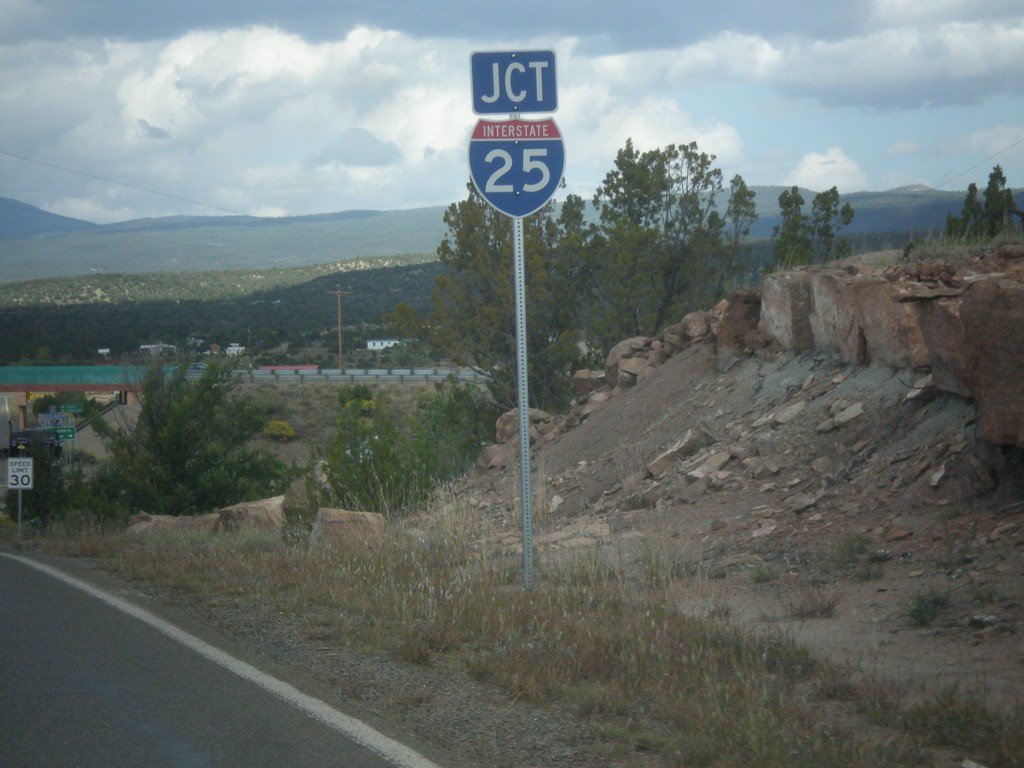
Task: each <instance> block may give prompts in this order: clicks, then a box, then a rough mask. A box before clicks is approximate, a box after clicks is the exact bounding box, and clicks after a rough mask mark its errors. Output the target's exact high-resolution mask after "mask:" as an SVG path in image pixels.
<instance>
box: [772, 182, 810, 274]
mask: <svg viewBox="0 0 1024 768" xmlns="http://www.w3.org/2000/svg"><path fill="white" fill-rule="evenodd" d="M803 204H804V196H803V195H801V194H800V188H799V187H797V186H795V185H794V186H793V187H792V188H791V189H788V190H786V191H785V192H783V193H782V194H781V195H779V213H780V215H781V217H782V222H781V223H780V224H776V225H775V227H774V228H773V229H772V253H773V254H774V255H775V264H776V265H777V266H780V267H782V268H783V269H789V268H791V267H794V266H798V265H801V264H810V263H811V257H812V255H813V249H812V246H811V226H810V222H809V221H808V219H807V215H806V214H804V213H803V211H802V210H801V209H802V207H803Z"/></svg>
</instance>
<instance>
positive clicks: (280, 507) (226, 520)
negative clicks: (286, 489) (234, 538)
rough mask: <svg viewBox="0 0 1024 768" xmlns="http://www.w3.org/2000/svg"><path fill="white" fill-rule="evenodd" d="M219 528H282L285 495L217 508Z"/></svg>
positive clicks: (228, 529)
mask: <svg viewBox="0 0 1024 768" xmlns="http://www.w3.org/2000/svg"><path fill="white" fill-rule="evenodd" d="M217 514H218V520H217V530H219V531H239V530H243V529H246V528H280V527H281V526H282V525H284V496H283V495H282V496H274V497H272V498H269V499H260V500H259V501H243V502H241V503H239V504H232V505H231V506H229V507H224V508H223V509H219V510H217Z"/></svg>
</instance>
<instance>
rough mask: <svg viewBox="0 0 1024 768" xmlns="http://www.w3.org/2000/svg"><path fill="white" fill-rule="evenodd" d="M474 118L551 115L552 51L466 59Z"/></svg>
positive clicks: (553, 90)
mask: <svg viewBox="0 0 1024 768" xmlns="http://www.w3.org/2000/svg"><path fill="white" fill-rule="evenodd" d="M470 65H471V69H472V76H473V111H474V112H475V113H476V114H478V115H501V114H505V115H512V114H516V113H519V114H524V113H526V112H555V111H557V110H558V91H557V89H556V87H555V52H554V51H488V52H481V53H474V54H473V55H472V56H471V57H470Z"/></svg>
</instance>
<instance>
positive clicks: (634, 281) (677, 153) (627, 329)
mask: <svg viewBox="0 0 1024 768" xmlns="http://www.w3.org/2000/svg"><path fill="white" fill-rule="evenodd" d="M714 160H715V157H714V155H708V154H707V153H705V152H701V151H700V150H699V149H698V147H697V144H696V142H691V143H690V144H686V145H681V146H676V145H670V146H668V147H666V148H664V149H655V150H650V151H647V152H640V151H639V150H637V149H636V148H635V147H634V146H633V142H632V140H627V142H626V146H625V147H623V148H622V149H620V150H619V152H618V153H617V155H616V158H615V167H614V169H613V170H612V171H610V172H609V173H608V174H607V175H606V176H605V178H604V182H603V183H602V185H601V186H600V187H599V188H598V190H597V191H596V192H595V194H594V205H595V206H596V207H597V208H598V210H599V214H600V229H599V231H598V232H597V233H595V237H594V257H593V258H594V263H599V264H600V265H601V268H600V270H595V271H594V294H595V298H596V299H597V303H596V305H595V306H593V307H592V309H591V312H590V314H589V319H590V321H591V322H590V323H589V324H588V331H590V332H591V333H593V334H594V335H595V336H596V337H597V339H598V340H599V341H600V342H601V343H603V344H605V345H607V344H610V343H613V342H615V341H617V340H620V339H622V338H623V336H625V335H629V334H645V335H650V334H652V333H654V332H656V330H657V329H659V328H661V327H664V325H666V324H667V322H668V321H669V319H670V318H673V317H675V316H677V315H681V314H683V313H684V311H685V309H687V308H689V307H690V306H693V305H694V304H696V303H699V301H700V300H701V299H702V298H705V296H704V295H703V294H705V293H706V292H707V289H706V286H707V284H708V280H707V278H708V275H709V274H713V273H714V271H716V270H718V269H720V268H722V266H723V258H722V257H723V253H724V250H723V242H722V235H723V231H724V226H725V222H724V220H723V219H722V217H721V215H720V214H718V212H717V210H716V196H717V195H718V193H719V192H721V189H722V172H721V171H720V170H719V169H717V168H714V167H713V166H712V164H713V162H714Z"/></svg>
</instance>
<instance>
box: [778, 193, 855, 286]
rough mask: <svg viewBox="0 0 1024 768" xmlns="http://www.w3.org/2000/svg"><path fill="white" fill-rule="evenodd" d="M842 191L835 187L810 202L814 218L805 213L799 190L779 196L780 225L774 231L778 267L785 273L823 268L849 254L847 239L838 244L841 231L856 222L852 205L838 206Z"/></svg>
mask: <svg viewBox="0 0 1024 768" xmlns="http://www.w3.org/2000/svg"><path fill="white" fill-rule="evenodd" d="M839 201H840V200H839V190H838V189H837V188H836V187H832V188H831V189H828V190H826V191H824V192H819V193H817V194H816V195H815V196H814V198H813V199H812V200H811V215H810V216H808V215H807V214H805V213H804V212H803V210H802V207H803V204H804V197H803V195H801V194H800V189H799V188H798V187H796V186H794V187H792V188H790V189H788V190H786V191H785V192H783V193H782V194H781V195H779V211H780V214H781V217H782V222H781V224H778V225H776V226H775V228H774V229H773V231H772V251H773V253H774V255H775V263H776V264H777V265H778V266H780V267H782V268H783V269H791V268H792V267H797V266H803V265H807V264H822V263H824V262H826V261H830V260H831V259H836V258H842V257H843V256H847V255H849V253H850V245H849V243H848V242H847V241H846V239H845V238H843V239H840V240H839V241H838V242H837V241H836V235H837V234H838V233H839V231H840V229H842V228H843V227H847V226H849V225H850V223H851V222H852V221H853V217H854V210H853V206H852V205H850V203H844V204H843V205H842V206H840V205H839Z"/></svg>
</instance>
